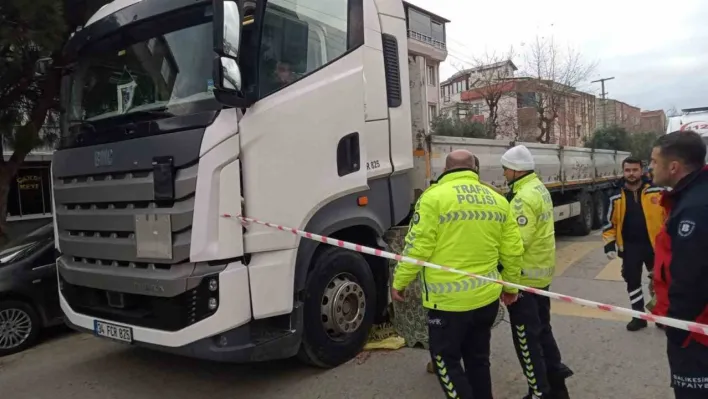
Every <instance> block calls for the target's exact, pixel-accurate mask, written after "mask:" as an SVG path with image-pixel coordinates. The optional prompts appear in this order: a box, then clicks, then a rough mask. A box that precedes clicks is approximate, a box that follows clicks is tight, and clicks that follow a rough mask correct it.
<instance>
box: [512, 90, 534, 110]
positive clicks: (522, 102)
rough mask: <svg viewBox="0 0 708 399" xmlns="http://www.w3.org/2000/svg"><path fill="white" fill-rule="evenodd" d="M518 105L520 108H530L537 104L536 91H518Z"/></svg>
mask: <svg viewBox="0 0 708 399" xmlns="http://www.w3.org/2000/svg"><path fill="white" fill-rule="evenodd" d="M516 106H517V107H518V108H529V107H535V106H536V93H534V92H529V93H518V94H517V95H516Z"/></svg>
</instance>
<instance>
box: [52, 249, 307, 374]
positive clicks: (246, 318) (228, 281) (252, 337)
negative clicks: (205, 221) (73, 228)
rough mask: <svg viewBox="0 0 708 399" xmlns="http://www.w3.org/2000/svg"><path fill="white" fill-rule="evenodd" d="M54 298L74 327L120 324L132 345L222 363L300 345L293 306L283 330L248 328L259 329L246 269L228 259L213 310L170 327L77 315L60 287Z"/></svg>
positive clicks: (279, 354)
mask: <svg viewBox="0 0 708 399" xmlns="http://www.w3.org/2000/svg"><path fill="white" fill-rule="evenodd" d="M59 300H60V303H61V308H62V311H63V312H64V315H65V316H66V318H65V319H66V323H67V325H69V326H70V327H72V328H74V329H76V330H79V331H84V332H88V333H92V334H93V332H94V322H95V321H96V320H98V321H102V322H106V323H111V324H117V325H125V326H128V327H131V328H132V332H133V344H135V345H138V346H143V347H147V348H151V349H155V350H160V351H163V352H169V353H175V354H179V355H184V356H189V357H195V358H201V359H208V360H215V361H225V362H250V361H258V360H268V359H275V358H283V357H290V356H292V355H294V354H295V353H297V349H298V346H299V343H300V335H299V331H300V328H297V327H298V326H299V324H300V322H299V320H301V317H300V314H301V310H299V308H296V309H295V310H294V312H293V314H292V315H288V317H291V319H290V326H291V327H290V328H288V329H279V330H278V331H272V330H271V331H264V330H263V329H262V328H254V327H260V325H259V322H260V321H255V322H251V319H252V315H251V300H250V292H249V278H248V268H247V267H246V266H244V265H243V264H242V263H241V262H233V263H230V264H228V265H227V266H226V268H225V269H224V270H223V271H222V272H220V273H219V307H218V309H217V310H216V312H215V313H214V314H213V315H211V316H209V317H207V318H205V319H203V320H201V321H198V322H196V323H194V324H192V325H189V326H187V327H185V328H182V329H179V330H176V331H165V330H158V329H154V328H147V327H141V326H134V325H130V324H126V323H120V322H114V321H112V320H110V319H105V318H99V317H95V316H89V315H86V314H82V313H80V312H78V311H75V310H74V309H72V307H71V306H70V305H69V302H68V301H67V299H66V298H65V296H64V295H63V294H62V292H61V290H60V293H59ZM266 320H268V319H266ZM264 337H265V338H264Z"/></svg>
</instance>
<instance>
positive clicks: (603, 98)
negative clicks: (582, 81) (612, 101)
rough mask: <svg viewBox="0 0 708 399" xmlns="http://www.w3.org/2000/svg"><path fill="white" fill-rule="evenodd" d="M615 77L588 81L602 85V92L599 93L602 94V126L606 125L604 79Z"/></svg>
mask: <svg viewBox="0 0 708 399" xmlns="http://www.w3.org/2000/svg"><path fill="white" fill-rule="evenodd" d="M614 78H615V77H614V76H613V77H610V78H602V79H598V80H593V81H592V82H590V83H597V82H600V85H602V92H601V93H600V95H602V127H603V128H605V127H607V94H608V93H607V92H606V91H605V81H607V80H612V79H614Z"/></svg>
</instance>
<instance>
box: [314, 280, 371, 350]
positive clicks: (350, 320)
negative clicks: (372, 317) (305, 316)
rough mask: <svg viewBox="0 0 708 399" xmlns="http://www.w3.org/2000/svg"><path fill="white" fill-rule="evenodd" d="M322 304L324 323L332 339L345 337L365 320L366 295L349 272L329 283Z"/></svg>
mask: <svg viewBox="0 0 708 399" xmlns="http://www.w3.org/2000/svg"><path fill="white" fill-rule="evenodd" d="M321 304H322V305H321V308H320V310H321V317H322V325H323V326H324V329H325V331H326V332H327V335H329V337H330V338H332V339H343V338H344V336H346V334H351V333H353V332H355V331H357V330H358V329H359V327H360V326H361V323H362V322H363V321H364V314H365V313H366V295H364V290H363V289H362V288H361V286H360V285H359V284H357V283H356V282H354V281H353V278H351V276H349V275H347V274H340V275H337V276H335V277H334V278H333V279H332V280H331V281H330V282H329V284H327V287H326V288H325V292H324V294H323V295H322V301H321Z"/></svg>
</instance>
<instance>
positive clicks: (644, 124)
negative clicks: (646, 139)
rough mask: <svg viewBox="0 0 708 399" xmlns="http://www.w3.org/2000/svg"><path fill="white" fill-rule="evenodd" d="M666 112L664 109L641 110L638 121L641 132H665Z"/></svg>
mask: <svg viewBox="0 0 708 399" xmlns="http://www.w3.org/2000/svg"><path fill="white" fill-rule="evenodd" d="M666 123H667V121H666V113H665V112H664V110H661V109H659V110H655V111H643V112H642V116H641V122H640V130H641V131H642V132H652V133H657V134H664V133H665V132H666Z"/></svg>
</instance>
